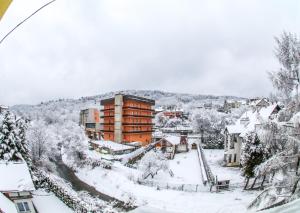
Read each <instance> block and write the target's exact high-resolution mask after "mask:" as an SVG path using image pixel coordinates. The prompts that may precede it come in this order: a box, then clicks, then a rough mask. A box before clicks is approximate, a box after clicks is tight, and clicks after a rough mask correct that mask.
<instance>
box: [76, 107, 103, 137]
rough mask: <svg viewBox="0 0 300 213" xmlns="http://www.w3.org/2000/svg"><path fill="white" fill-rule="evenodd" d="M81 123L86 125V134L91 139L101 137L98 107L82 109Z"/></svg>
mask: <svg viewBox="0 0 300 213" xmlns="http://www.w3.org/2000/svg"><path fill="white" fill-rule="evenodd" d="M79 120H80V125H81V126H83V127H84V129H85V133H86V135H87V136H88V137H89V138H90V139H94V140H99V139H101V131H100V112H99V110H98V109H96V108H88V109H83V110H81V111H80V119H79Z"/></svg>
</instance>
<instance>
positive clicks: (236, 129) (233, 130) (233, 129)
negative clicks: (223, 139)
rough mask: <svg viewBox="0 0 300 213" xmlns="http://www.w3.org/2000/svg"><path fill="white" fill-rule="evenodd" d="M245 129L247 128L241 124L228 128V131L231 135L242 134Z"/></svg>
mask: <svg viewBox="0 0 300 213" xmlns="http://www.w3.org/2000/svg"><path fill="white" fill-rule="evenodd" d="M245 128H246V127H245V126H244V125H242V124H240V123H237V124H234V125H228V126H226V129H227V131H228V132H229V134H238V133H242V132H243V131H244V130H245Z"/></svg>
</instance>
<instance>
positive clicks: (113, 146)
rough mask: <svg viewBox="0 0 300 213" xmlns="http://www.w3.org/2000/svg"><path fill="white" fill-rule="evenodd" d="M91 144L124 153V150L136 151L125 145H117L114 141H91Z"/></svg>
mask: <svg viewBox="0 0 300 213" xmlns="http://www.w3.org/2000/svg"><path fill="white" fill-rule="evenodd" d="M91 143H93V144H96V145H98V146H100V147H105V148H108V149H110V150H113V151H122V150H128V149H135V148H134V147H133V146H127V145H124V144H120V143H116V142H113V141H104V140H98V141H91Z"/></svg>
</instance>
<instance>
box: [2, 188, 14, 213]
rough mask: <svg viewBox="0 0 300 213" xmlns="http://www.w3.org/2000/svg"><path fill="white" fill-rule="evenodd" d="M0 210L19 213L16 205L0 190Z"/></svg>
mask: <svg viewBox="0 0 300 213" xmlns="http://www.w3.org/2000/svg"><path fill="white" fill-rule="evenodd" d="M0 212H5V213H6V212H7V213H18V211H17V208H16V205H15V204H14V203H13V202H12V201H11V200H9V199H8V198H7V197H5V196H4V195H3V194H2V193H1V192H0Z"/></svg>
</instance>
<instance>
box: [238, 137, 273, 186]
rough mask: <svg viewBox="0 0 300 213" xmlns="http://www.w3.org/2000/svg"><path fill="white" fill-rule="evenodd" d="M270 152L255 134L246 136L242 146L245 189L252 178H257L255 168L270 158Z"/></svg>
mask: <svg viewBox="0 0 300 213" xmlns="http://www.w3.org/2000/svg"><path fill="white" fill-rule="evenodd" d="M267 155H268V152H267V150H266V149H265V147H264V146H263V144H262V143H261V142H260V140H259V138H258V136H257V134H256V133H255V132H250V133H248V134H247V135H246V139H245V141H244V143H243V144H242V154H241V165H242V175H243V176H244V177H245V178H246V184H245V187H244V188H245V189H246V188H247V186H248V183H249V180H250V178H253V177H254V176H255V172H254V170H255V167H256V166H258V165H260V164H261V163H262V162H263V161H264V160H265V159H266V158H267V157H268V156H267ZM254 184H255V181H254V183H253V185H252V187H251V188H253V186H254Z"/></svg>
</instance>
